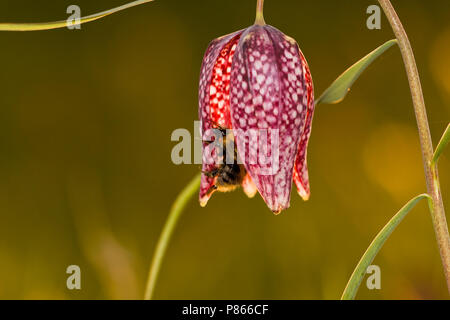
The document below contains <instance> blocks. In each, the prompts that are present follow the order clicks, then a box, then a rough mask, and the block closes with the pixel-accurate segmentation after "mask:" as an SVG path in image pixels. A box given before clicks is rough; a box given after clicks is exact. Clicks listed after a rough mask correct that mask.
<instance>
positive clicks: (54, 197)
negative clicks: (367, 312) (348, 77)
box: [0, 0, 450, 299]
mask: <svg viewBox="0 0 450 320" xmlns="http://www.w3.org/2000/svg"><path fill="white" fill-rule="evenodd" d="M125 2H126V1H125V0H121V1H119V0H117V1H116V0H114V1H113V0H108V1H106V0H102V1H100V0H96V1H90V0H76V1H75V0H67V1H66V0H58V1H55V0H39V1H35V0H20V1H18V0H1V2H0V21H2V22H12V21H16V22H19V21H22V22H31V21H34V22H39V21H52V20H60V19H65V18H66V17H67V16H68V15H67V14H66V8H67V7H68V6H69V5H71V4H78V5H79V6H80V7H81V10H82V14H83V15H87V14H91V13H95V12H99V11H102V10H104V9H107V8H112V7H115V6H118V5H121V4H124V3H125ZM255 2H256V1H255V0H245V1H244V0H227V1H218V0H217V1H216V0H193V1H180V0H177V1H175V0H158V1H156V2H154V3H151V4H147V5H143V6H140V7H136V8H132V9H129V10H127V11H125V12H121V13H119V14H116V15H113V16H110V17H107V18H105V19H103V20H100V21H98V22H93V23H90V24H86V25H83V26H82V29H81V30H79V31H69V30H67V29H62V30H54V31H42V32H32V33H7V32H3V33H0V39H1V40H0V41H1V43H2V50H1V51H0V61H1V73H0V87H1V94H0V104H1V107H0V298H3V299H13V298H16V299H50V298H54V299H118V298H125V299H128V298H141V297H142V296H143V290H144V285H145V281H146V277H147V270H148V266H149V263H150V259H151V257H152V254H153V251H154V247H155V244H156V241H157V238H158V236H159V233H160V231H161V228H162V226H163V224H164V221H165V219H166V217H167V213H168V210H169V207H170V205H171V203H172V201H173V200H174V198H175V197H176V195H177V193H178V192H179V191H180V190H181V189H182V188H183V187H184V186H185V185H186V183H187V182H188V181H189V180H190V179H191V177H192V176H194V175H195V174H196V173H197V172H198V171H199V166H198V165H181V166H175V165H174V164H172V162H171V159H170V152H171V149H172V147H173V146H174V145H175V144H176V143H175V142H171V140H170V135H171V133H172V131H173V130H174V129H176V128H187V129H189V130H190V131H191V132H193V121H194V120H196V119H197V108H198V102H197V91H198V76H199V70H200V64H201V61H202V57H203V53H204V51H205V49H206V47H207V45H208V43H209V42H210V41H211V40H212V39H214V38H216V37H218V36H221V35H224V34H227V33H230V32H232V31H236V30H238V29H241V28H244V27H247V26H249V25H251V24H252V23H253V20H254V10H255ZM371 4H376V1H373V0H372V1H365V0H364V1H354V0H346V1H331V0H324V1H306V0H302V1H298V0H290V1H287V0H286V1H280V0H278V1H274V0H266V5H265V17H266V21H267V22H268V23H269V24H271V25H273V26H275V27H277V28H279V29H280V30H282V31H283V32H285V33H286V34H288V35H290V36H291V37H293V38H295V39H296V40H297V41H298V43H299V45H300V47H301V49H302V51H303V53H304V54H305V56H306V57H307V59H308V62H309V65H310V68H311V71H312V75H313V80H314V83H315V89H316V96H318V95H319V94H320V93H321V92H322V91H323V90H324V89H325V88H326V87H327V86H328V85H329V84H330V83H331V82H332V81H333V80H334V79H335V78H336V77H337V76H338V75H339V74H340V73H341V72H343V71H344V70H345V69H346V68H347V67H348V66H349V65H351V64H352V63H354V62H355V61H356V60H358V59H359V58H361V57H362V56H364V55H365V54H367V53H368V52H370V51H371V50H372V49H374V48H375V47H377V46H378V45H380V44H382V43H383V42H384V41H386V40H388V39H391V38H393V34H392V31H391V29H390V27H389V25H388V22H387V21H386V19H385V18H384V17H383V18H382V29H381V30H372V31H371V30H368V29H367V28H366V19H367V17H368V15H367V14H366V9H367V7H368V6H369V5H371ZM393 4H394V6H395V7H396V9H397V11H398V14H399V15H400V17H401V19H402V20H403V22H404V25H405V28H406V29H407V32H408V34H409V37H410V40H411V42H412V45H413V47H414V49H415V54H416V58H417V62H418V66H419V69H420V74H421V77H422V83H423V89H424V93H425V99H426V103H427V108H428V114H429V121H430V127H431V131H432V135H433V138H434V142H435V143H437V140H438V139H439V138H440V136H441V134H442V132H443V130H444V128H445V127H446V125H447V123H448V122H449V118H450V117H449V115H450V10H449V9H450V2H448V1H420V0H414V1H412V0H395V1H393ZM415 125H416V124H415V117H414V113H413V109H412V103H411V97H410V95H409V87H408V83H407V79H406V74H405V71H404V68H403V64H402V60H401V56H400V53H399V51H398V49H397V48H393V49H390V50H389V51H388V52H387V53H386V54H385V55H383V56H382V57H381V59H379V60H378V61H376V62H375V63H374V64H373V65H372V66H371V67H370V68H369V69H368V70H367V71H366V73H364V74H363V76H362V77H361V79H360V80H359V81H358V82H357V83H356V84H355V86H354V87H353V89H352V92H351V94H349V96H348V97H347V99H346V100H345V101H344V102H343V103H341V104H338V105H331V106H330V105H321V106H320V107H318V108H317V109H316V114H315V119H314V122H313V133H312V137H311V142H310V147H309V151H308V153H309V167H310V179H311V188H312V195H311V199H310V201H309V202H306V203H304V202H302V200H301V199H300V198H299V197H298V196H297V195H296V193H293V194H292V200H291V208H290V209H289V210H287V211H286V212H284V213H282V214H281V215H280V216H274V215H273V214H272V213H271V212H270V211H269V210H268V209H267V207H266V206H265V204H264V202H263V201H262V199H261V198H260V197H259V196H257V197H255V198H254V199H252V200H249V199H247V198H246V196H245V195H244V194H243V193H242V191H237V192H234V193H230V194H215V195H214V197H213V198H212V199H211V201H210V202H209V204H208V206H207V207H206V208H204V209H203V208H200V207H199V204H198V202H197V201H192V202H191V203H190V204H189V207H188V209H187V211H186V212H185V214H184V216H183V217H182V219H181V221H180V223H179V225H178V228H177V230H176V233H175V235H174V238H173V241H172V243H171V244H170V247H169V250H168V253H167V255H166V258H165V260H164V263H163V266H162V271H161V275H160V278H159V280H158V283H157V288H156V292H155V298H157V299H336V298H339V297H340V295H341V293H342V291H343V289H344V287H345V284H346V282H347V280H348V278H349V277H350V275H351V273H352V271H353V268H354V267H355V265H356V263H357V262H358V260H359V258H360V257H361V255H362V254H363V252H364V251H365V249H366V248H367V246H368V244H369V243H370V242H371V240H372V239H373V237H374V236H375V234H376V233H377V232H378V231H379V230H380V228H381V227H382V226H383V225H384V224H385V223H386V222H387V221H388V220H389V219H390V217H392V215H393V214H394V213H395V212H396V211H397V210H398V209H399V208H400V207H401V206H402V205H403V204H404V203H405V202H406V201H408V200H409V199H410V198H412V197H413V196H415V195H417V194H419V193H422V192H424V191H425V184H424V178H423V169H422V162H421V155H420V146H419V140H418V135H417V132H416V128H415ZM440 173H441V183H442V190H443V197H444V203H445V205H446V207H447V212H450V197H449V196H448V192H447V191H448V190H449V189H450V155H449V154H448V153H447V154H445V155H444V156H443V157H442V158H441V160H440ZM71 264H76V265H79V266H80V267H81V272H82V282H81V285H82V289H81V290H79V291H77V290H74V291H69V290H68V289H67V288H66V278H67V276H68V275H67V274H66V273H65V271H66V268H67V266H68V265H71ZM374 264H377V265H379V266H380V267H381V283H382V284H381V285H382V288H381V290H373V291H370V290H368V289H367V288H366V287H365V285H364V284H365V282H363V285H362V287H361V290H360V292H359V294H358V296H357V297H358V298H360V299H362V298H364V299H431V298H443V299H447V298H448V293H447V291H446V285H445V282H444V281H445V280H444V276H443V273H442V266H441V264H440V258H439V253H438V249H437V245H436V241H435V237H434V231H433V228H432V224H431V219H430V215H429V213H428V210H427V208H426V203H425V202H423V203H421V204H420V205H419V206H418V207H416V208H415V209H414V210H413V211H412V212H411V214H410V215H409V216H408V217H407V218H406V219H405V220H404V222H403V223H402V224H401V225H400V227H399V228H398V229H397V230H396V231H395V232H394V234H393V235H392V237H391V238H390V239H389V240H388V242H387V243H386V245H385V247H384V248H383V249H382V251H381V252H380V254H379V255H378V257H377V258H376V260H375V261H374Z"/></svg>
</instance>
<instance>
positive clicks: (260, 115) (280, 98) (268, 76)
mask: <svg viewBox="0 0 450 320" xmlns="http://www.w3.org/2000/svg"><path fill="white" fill-rule="evenodd" d="M230 94H231V106H230V109H231V121H232V125H233V130H234V135H235V138H236V143H237V146H238V152H239V154H240V157H241V158H243V159H245V160H244V164H245V167H246V169H247V171H248V172H249V174H250V176H251V178H252V180H253V182H254V183H255V185H256V187H257V189H258V191H259V193H260V194H261V196H262V197H263V199H264V200H265V202H266V203H267V205H268V206H269V207H270V208H271V210H272V211H274V212H276V213H278V212H280V211H281V210H283V209H286V208H288V207H289V201H290V194H291V188H292V179H293V167H294V163H295V159H296V154H297V151H298V146H299V144H300V139H301V136H302V133H303V129H304V127H305V122H306V121H305V120H306V116H307V97H306V96H307V85H306V81H305V72H304V68H303V65H302V58H301V53H300V51H299V49H298V45H297V43H296V42H295V41H293V40H292V39H291V38H288V37H286V36H285V35H284V34H282V33H281V32H280V31H278V30H277V29H275V28H273V27H271V26H252V27H250V28H249V29H247V30H246V31H245V32H244V34H243V35H242V37H241V40H240V42H239V45H238V47H237V49H236V53H235V56H234V59H233V65H232V73H231V92H230ZM243 120H245V121H243ZM241 124H245V125H244V126H243V125H241ZM249 129H250V130H251V129H268V135H269V137H268V145H269V146H270V145H271V142H272V141H271V139H270V134H271V132H272V131H274V130H279V142H280V144H279V159H278V160H279V168H278V171H277V172H274V173H273V174H270V175H265V174H261V173H262V172H263V169H267V167H266V166H264V165H262V164H260V163H256V164H255V163H251V162H250V161H249V158H250V157H249V154H251V150H254V149H255V148H257V146H255V145H254V144H251V145H250V146H248V142H249V138H248V136H247V135H246V134H245V133H246V131H247V130H249ZM274 132H275V131H274ZM258 151H259V150H258ZM271 152H273V150H269V153H268V155H269V156H271V155H272V153H271ZM242 155H245V157H243V156H242Z"/></svg>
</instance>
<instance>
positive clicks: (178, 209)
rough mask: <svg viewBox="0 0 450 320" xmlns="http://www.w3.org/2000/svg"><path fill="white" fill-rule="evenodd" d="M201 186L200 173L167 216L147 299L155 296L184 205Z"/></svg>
mask: <svg viewBox="0 0 450 320" xmlns="http://www.w3.org/2000/svg"><path fill="white" fill-rule="evenodd" d="M199 187H200V174H198V175H196V176H195V178H194V179H192V181H191V182H190V183H189V184H188V185H187V186H186V187H185V188H184V190H183V191H182V192H181V193H180V194H179V195H178V197H177V199H176V200H175V202H174V203H173V205H172V208H171V210H170V213H169V217H168V218H167V221H166V224H165V225H164V229H163V230H162V232H161V235H160V237H159V240H158V244H157V245H156V250H155V253H154V255H153V260H152V263H151V265H150V270H149V273H148V280H147V286H146V289H145V296H144V299H145V300H151V299H152V297H153V291H154V289H155V284H156V280H157V279H158V274H159V270H160V268H161V263H162V260H163V258H164V255H165V253H166V250H167V246H168V244H169V241H170V238H171V237H172V233H173V231H174V229H175V227H176V225H177V222H178V220H179V218H180V216H181V214H182V213H183V210H184V207H185V206H186V204H187V203H188V201H189V200H190V199H191V198H192V196H193V195H194V194H195V193H196V192H197V191H198V189H199Z"/></svg>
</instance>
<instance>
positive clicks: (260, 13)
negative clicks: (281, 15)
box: [255, 0, 266, 26]
mask: <svg viewBox="0 0 450 320" xmlns="http://www.w3.org/2000/svg"><path fill="white" fill-rule="evenodd" d="M255 24H257V25H259V26H263V25H265V24H266V22H265V21H264V0H258V3H257V4H256V19H255Z"/></svg>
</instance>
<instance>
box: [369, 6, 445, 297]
mask: <svg viewBox="0 0 450 320" xmlns="http://www.w3.org/2000/svg"><path fill="white" fill-rule="evenodd" d="M378 2H379V3H380V5H381V6H382V7H383V10H384V13H385V14H386V17H387V19H388V20H389V23H390V24H391V27H392V29H393V30H394V33H395V36H396V37H397V40H398V45H399V47H400V51H401V53H402V57H403V61H404V63H405V68H406V73H407V75H408V81H409V86H410V89H411V96H412V100H413V104H414V111H415V114H416V119H417V127H418V129H419V136H420V145H421V149H422V158H423V164H424V170H425V177H426V183H427V191H428V194H429V195H430V196H431V198H432V200H431V203H430V212H431V217H432V221H433V227H434V231H435V234H436V239H437V243H438V246H439V253H440V255H441V260H442V265H443V267H444V275H445V278H446V280H447V287H448V290H449V292H450V236H449V233H448V226H447V220H446V217H445V210H444V204H443V202H442V195H441V190H440V185H439V176H438V170H437V168H436V166H435V165H432V159H433V142H432V140H431V134H430V128H429V125H428V119H427V111H426V108H425V101H424V98H423V93H422V86H421V83H420V78H419V72H418V70H417V65H416V61H415V58H414V53H413V50H412V48H411V43H410V42H409V39H408V36H407V34H406V32H405V29H404V28H403V25H402V23H401V21H400V19H399V17H398V15H397V13H396V12H395V9H394V7H393V6H392V4H391V2H390V1H389V0H378Z"/></svg>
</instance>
